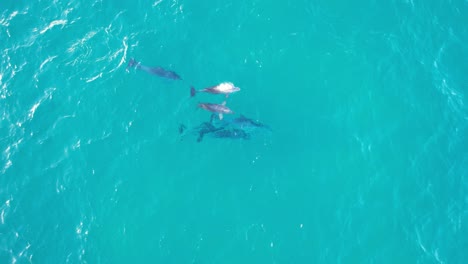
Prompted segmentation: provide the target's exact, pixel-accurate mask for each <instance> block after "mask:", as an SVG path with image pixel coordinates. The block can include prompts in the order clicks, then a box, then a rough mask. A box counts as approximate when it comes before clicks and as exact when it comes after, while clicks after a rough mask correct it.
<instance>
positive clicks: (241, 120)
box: [126, 58, 270, 142]
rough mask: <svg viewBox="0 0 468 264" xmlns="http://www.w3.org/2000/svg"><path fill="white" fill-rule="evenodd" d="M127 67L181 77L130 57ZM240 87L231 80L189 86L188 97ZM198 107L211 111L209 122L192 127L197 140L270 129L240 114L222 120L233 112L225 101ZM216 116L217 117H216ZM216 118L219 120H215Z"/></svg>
mask: <svg viewBox="0 0 468 264" xmlns="http://www.w3.org/2000/svg"><path fill="white" fill-rule="evenodd" d="M129 68H135V69H137V70H142V71H144V72H147V73H149V74H151V75H156V76H159V77H163V78H167V79H171V80H182V78H181V77H180V76H179V75H178V74H177V73H176V72H174V71H171V70H167V69H164V68H162V67H159V66H158V67H149V66H146V65H143V64H141V62H138V61H136V60H135V59H134V58H131V59H130V61H129V63H128V65H127V68H126V69H127V71H128V69H129ZM240 90H241V89H240V88H239V87H236V86H235V85H234V84H233V83H232V82H222V83H220V84H217V85H214V86H210V87H207V88H204V89H200V90H196V89H195V88H194V87H193V86H191V87H190V97H194V96H195V95H196V94H197V93H209V94H222V95H224V96H225V97H226V98H228V97H229V95H230V94H232V93H236V92H239V91H240ZM198 108H201V109H204V110H206V111H209V112H211V113H212V115H211V118H210V122H203V123H202V124H200V125H199V126H197V127H195V128H192V129H191V132H192V133H194V134H197V135H198V138H197V142H201V141H202V140H203V138H204V137H205V136H206V135H209V136H211V137H213V138H230V139H250V134H251V132H252V130H255V129H257V130H258V129H266V130H270V128H269V127H268V126H267V125H264V124H262V123H259V122H258V121H255V120H252V119H250V118H247V117H245V116H243V115H240V116H239V117H237V118H232V119H229V120H223V117H224V114H234V111H232V110H231V109H230V108H229V107H227V106H226V101H223V102H222V103H221V104H215V103H198ZM216 117H217V118H216ZM215 119H218V120H219V121H216V120H215ZM185 131H186V127H185V125H180V126H179V134H184V133H185Z"/></svg>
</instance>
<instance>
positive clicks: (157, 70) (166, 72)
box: [127, 58, 182, 80]
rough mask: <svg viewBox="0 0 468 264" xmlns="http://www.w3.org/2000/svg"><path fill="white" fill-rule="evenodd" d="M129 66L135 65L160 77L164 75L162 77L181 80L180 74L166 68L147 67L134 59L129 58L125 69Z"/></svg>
mask: <svg viewBox="0 0 468 264" xmlns="http://www.w3.org/2000/svg"><path fill="white" fill-rule="evenodd" d="M131 67H135V68H137V69H139V70H143V71H145V72H147V73H149V74H152V75H157V76H160V77H164V78H168V79H172V80H181V79H182V78H180V76H179V75H178V74H177V73H175V72H173V71H169V70H166V69H164V68H162V67H148V66H145V65H142V64H141V63H140V62H138V61H136V60H135V59H133V58H132V59H130V62H129V63H128V65H127V69H128V68H131Z"/></svg>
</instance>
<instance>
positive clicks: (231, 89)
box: [190, 82, 240, 98]
mask: <svg viewBox="0 0 468 264" xmlns="http://www.w3.org/2000/svg"><path fill="white" fill-rule="evenodd" d="M238 91H240V88H239V87H236V86H234V84H233V83H231V82H223V83H220V84H218V85H215V86H212V87H208V88H205V89H201V90H198V91H197V90H195V88H194V87H193V86H192V87H190V97H194V96H195V95H196V94H197V93H210V94H225V95H226V98H227V97H228V96H229V94H231V93H235V92H238Z"/></svg>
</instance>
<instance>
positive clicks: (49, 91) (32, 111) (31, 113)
mask: <svg viewBox="0 0 468 264" xmlns="http://www.w3.org/2000/svg"><path fill="white" fill-rule="evenodd" d="M54 91H55V88H50V89H47V90H46V91H45V92H44V95H43V96H42V97H41V98H39V100H38V101H37V102H36V103H34V105H33V106H32V107H31V109H29V114H28V118H29V119H33V118H34V114H35V113H36V110H37V108H38V107H39V106H40V105H41V104H42V102H44V101H45V100H46V99H50V98H52V93H53V92H54Z"/></svg>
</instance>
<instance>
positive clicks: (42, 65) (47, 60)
mask: <svg viewBox="0 0 468 264" xmlns="http://www.w3.org/2000/svg"><path fill="white" fill-rule="evenodd" d="M55 58H57V56H51V57H48V58H47V59H45V60H44V61H43V62H42V63H41V66H39V70H42V68H44V65H46V64H47V63H49V62H51V61H53V60H54V59H55Z"/></svg>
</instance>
